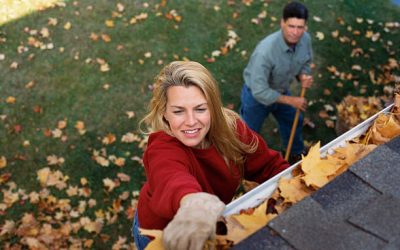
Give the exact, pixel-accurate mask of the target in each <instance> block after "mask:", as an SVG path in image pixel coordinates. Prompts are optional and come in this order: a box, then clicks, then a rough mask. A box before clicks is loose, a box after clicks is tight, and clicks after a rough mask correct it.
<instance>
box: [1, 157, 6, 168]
mask: <svg viewBox="0 0 400 250" xmlns="http://www.w3.org/2000/svg"><path fill="white" fill-rule="evenodd" d="M6 166H7V159H6V157H4V156H2V157H0V168H5V167H6Z"/></svg>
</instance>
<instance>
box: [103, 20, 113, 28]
mask: <svg viewBox="0 0 400 250" xmlns="http://www.w3.org/2000/svg"><path fill="white" fill-rule="evenodd" d="M105 23H106V26H107V27H109V28H112V27H114V21H113V20H106V22H105Z"/></svg>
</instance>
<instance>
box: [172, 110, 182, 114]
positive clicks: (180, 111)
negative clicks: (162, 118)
mask: <svg viewBox="0 0 400 250" xmlns="http://www.w3.org/2000/svg"><path fill="white" fill-rule="evenodd" d="M182 112H183V111H182V110H176V111H173V112H172V113H174V114H181V113H182Z"/></svg>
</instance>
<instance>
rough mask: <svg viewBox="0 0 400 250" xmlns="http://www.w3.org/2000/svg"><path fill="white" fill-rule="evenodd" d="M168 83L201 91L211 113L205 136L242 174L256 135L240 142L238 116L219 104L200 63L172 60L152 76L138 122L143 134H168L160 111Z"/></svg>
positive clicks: (162, 113) (168, 129) (211, 84)
mask: <svg viewBox="0 0 400 250" xmlns="http://www.w3.org/2000/svg"><path fill="white" fill-rule="evenodd" d="M172 86H184V87H189V86H195V87H198V88H199V89H200V90H201V91H202V92H203V94H204V96H205V98H206V100H207V104H208V108H209V110H210V116H211V126H210V131H209V132H208V134H207V136H206V138H207V140H208V141H209V142H210V143H211V144H212V145H214V146H215V147H216V149H217V150H218V151H219V152H220V153H221V154H222V155H223V157H224V158H225V160H226V161H227V162H228V165H229V166H230V165H231V163H233V164H235V165H237V166H239V169H240V171H241V173H242V176H243V165H244V162H245V154H246V153H252V152H254V151H255V150H256V148H257V146H258V141H257V138H256V137H255V136H254V138H252V141H251V143H250V144H244V143H242V142H241V141H240V139H239V138H238V135H237V134H236V120H237V119H239V115H238V114H237V113H236V112H234V111H232V110H229V109H226V108H224V107H223V105H222V101H221V98H220V92H219V89H218V86H217V83H216V81H215V79H214V78H213V76H212V75H211V73H210V72H209V71H208V70H207V69H206V68H205V67H204V66H203V65H201V64H200V63H197V62H193V61H175V62H171V63H170V64H168V65H166V66H165V67H164V68H163V69H162V70H161V72H160V73H159V74H158V76H157V77H156V78H155V83H154V89H153V97H152V99H151V101H150V106H149V113H148V114H147V115H146V116H145V117H144V118H143V119H142V120H141V121H140V123H139V126H140V127H141V125H142V124H143V123H145V124H146V125H147V126H148V131H146V132H145V133H150V132H152V131H160V130H162V131H165V132H167V133H170V128H169V124H168V122H167V121H166V120H165V118H164V113H165V110H166V105H167V101H168V100H167V90H168V88H169V87H172ZM142 131H143V130H142Z"/></svg>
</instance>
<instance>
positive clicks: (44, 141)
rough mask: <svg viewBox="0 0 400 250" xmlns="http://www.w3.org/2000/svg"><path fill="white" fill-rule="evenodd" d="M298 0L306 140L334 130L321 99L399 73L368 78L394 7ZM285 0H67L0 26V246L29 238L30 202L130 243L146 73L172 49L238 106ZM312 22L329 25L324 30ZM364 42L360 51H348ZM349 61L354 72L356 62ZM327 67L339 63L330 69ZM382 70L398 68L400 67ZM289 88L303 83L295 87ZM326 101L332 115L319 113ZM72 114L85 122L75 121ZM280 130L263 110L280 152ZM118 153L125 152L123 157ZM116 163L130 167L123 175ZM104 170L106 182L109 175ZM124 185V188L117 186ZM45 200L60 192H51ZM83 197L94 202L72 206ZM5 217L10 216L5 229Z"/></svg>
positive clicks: (98, 236)
mask: <svg viewBox="0 0 400 250" xmlns="http://www.w3.org/2000/svg"><path fill="white" fill-rule="evenodd" d="M304 2H305V3H306V5H307V6H308V7H309V9H310V20H309V25H308V26H309V27H308V28H309V32H310V34H311V35H312V38H313V48H314V55H315V61H314V63H315V65H316V67H315V69H314V77H315V86H314V88H313V89H311V90H309V91H308V92H307V93H306V96H307V98H308V99H309V100H310V101H311V103H310V104H311V105H310V107H309V110H308V112H307V113H306V114H305V116H306V117H307V118H309V119H310V120H311V121H312V122H313V123H314V124H315V128H313V129H311V128H310V127H307V126H306V127H305V128H304V138H305V139H306V140H307V142H308V143H309V144H312V143H315V142H317V141H321V143H322V145H323V144H325V143H327V142H329V141H331V140H332V139H333V138H335V137H336V134H335V131H334V129H333V128H332V127H327V125H326V124H327V121H328V120H333V119H334V116H336V113H335V110H332V111H331V110H330V109H329V107H333V108H335V105H336V104H338V103H339V102H340V101H341V100H342V99H343V98H344V97H345V96H346V95H348V94H352V95H356V96H373V95H377V96H380V95H382V94H383V88H384V86H393V85H394V80H393V79H395V78H393V79H392V80H389V81H387V82H386V84H385V85H383V84H372V82H371V79H370V74H369V72H370V71H371V70H372V69H374V70H375V71H374V72H375V76H376V78H378V76H380V75H381V76H383V73H384V72H385V70H386V71H388V68H387V66H386V67H385V66H384V65H387V64H388V60H389V58H393V59H395V60H397V58H398V53H399V48H398V44H399V37H400V36H399V33H400V28H399V24H398V23H396V21H398V18H397V19H396V17H398V16H399V14H400V8H398V7H395V6H394V5H392V4H391V3H390V1H389V0H387V1H366V0H354V1H350V0H335V1H328V2H326V1H317V0H312V1H311V0H308V1H304ZM0 8H1V7H0ZM281 8H282V2H281V1H256V0H254V1H249V0H247V1H244V0H243V1H194V0H190V1H188V0H185V1H183V0H182V1H146V2H145V1H128V0H121V1H117V2H115V1H107V0H96V1H95V0H85V1H66V2H65V6H63V5H60V6H56V7H54V8H51V9H47V10H42V11H38V12H34V13H32V14H31V15H29V16H24V17H23V18H20V19H17V20H14V21H11V22H9V23H6V24H3V25H2V26H0V75H1V76H2V77H1V78H0V167H2V165H4V166H3V167H2V168H0V188H1V190H2V192H1V193H0V239H1V243H0V245H1V248H7V247H10V246H12V245H15V244H25V245H29V244H33V243H27V240H26V239H25V240H21V239H23V238H24V237H26V236H27V235H26V232H24V231H23V230H21V227H22V226H23V225H24V223H26V221H24V220H22V218H23V216H24V215H25V214H26V213H33V214H34V215H35V217H36V219H37V220H38V221H39V224H40V225H43V224H45V223H48V224H50V225H52V228H54V229H56V228H58V227H60V224H66V223H68V222H70V223H72V224H73V223H78V222H79V221H80V223H81V226H84V225H85V223H84V220H83V221H82V218H85V217H87V218H89V219H90V220H91V221H95V220H96V219H98V218H100V220H102V221H103V222H104V225H103V227H102V228H101V230H99V231H98V233H95V232H92V231H91V230H90V229H87V228H86V229H85V228H81V229H79V230H77V231H76V232H75V231H71V232H70V235H71V236H72V238H73V239H80V240H82V243H81V244H85V243H86V244H87V246H91V248H93V249H101V248H104V249H110V248H111V247H112V245H115V248H116V249H118V248H123V247H128V245H131V244H132V242H133V241H132V238H131V237H130V227H131V221H132V218H131V216H132V213H129V211H132V210H130V209H134V208H135V205H136V200H137V195H138V190H139V189H140V187H141V185H142V183H143V181H144V180H145V177H144V171H143V168H142V166H141V164H140V162H139V161H138V158H140V157H141V154H142V148H141V147H139V145H140V143H141V142H140V141H134V142H130V143H127V142H122V138H123V136H124V135H127V134H128V133H133V134H135V135H138V136H139V138H140V140H143V139H144V137H143V136H142V135H140V133H139V131H138V127H137V125H138V121H139V120H140V118H141V117H142V116H143V115H144V114H145V112H146V108H147V104H148V101H149V98H150V96H151V85H152V81H153V79H154V77H155V76H156V74H157V73H158V72H159V70H160V69H161V68H162V67H163V65H165V64H167V63H169V62H170V61H172V60H187V59H189V60H194V61H198V62H200V63H202V64H204V65H205V66H206V67H207V68H208V69H209V70H210V71H211V72H212V73H213V75H214V76H215V78H216V79H217V81H218V83H219V85H220V88H221V92H222V98H223V101H224V104H225V105H226V106H230V107H233V108H234V109H235V110H238V109H239V106H240V90H241V87H242V71H243V69H244V67H245V66H246V63H247V61H248V59H249V56H250V54H251V52H252V50H253V49H254V47H255V46H256V44H257V42H258V41H259V40H261V39H262V38H263V37H264V36H265V35H267V34H269V33H271V32H273V31H275V30H276V29H277V28H278V27H279V18H280V15H281ZM265 14H266V15H265ZM232 31H233V32H234V34H236V35H237V37H232ZM335 31H336V32H338V33H337V34H338V35H337V36H336V37H334V36H333V35H332V32H335ZM356 31H358V32H356ZM317 32H322V33H323V35H324V38H323V39H322V40H320V39H319V38H318V37H317V34H319V33H317ZM371 32H372V33H371ZM378 33H379V34H378ZM319 37H320V36H319ZM375 38H376V39H375ZM226 42H231V47H229V48H228V49H225V50H224V52H227V53H226V54H222V55H219V56H216V54H217V53H213V52H215V51H217V50H223V49H222V48H223V47H224V46H225V45H226ZM358 48H359V49H361V51H362V52H359V53H356V54H353V56H352V52H354V51H355V50H354V49H358ZM357 51H360V50H357ZM213 54H214V57H213V56H212V55H213ZM396 62H397V61H396ZM397 63H398V62H397ZM353 65H359V66H360V67H361V71H359V70H354V69H353V70H352V66H353ZM331 66H335V67H336V70H337V73H338V72H339V73H338V74H336V75H335V74H334V73H333V72H332V71H331V72H330V71H328V69H327V67H331ZM107 68H109V70H108V71H107V70H106V69H107ZM389 72H390V74H391V75H399V68H398V66H397V67H393V68H389ZM340 73H343V74H340ZM350 73H351V74H352V75H351V77H349V74H350ZM386 76H387V75H386ZM385 79H387V78H385ZM339 82H340V84H339ZM293 90H294V93H296V92H298V85H294V86H293ZM329 92H330V93H331V94H328V93H329ZM320 111H324V112H327V113H328V115H329V117H328V118H321V117H320V116H319V113H320ZM127 112H134V113H127ZM133 114H134V115H133ZM60 121H63V122H66V125H65V126H64V125H62V124H63V123H61V125H60ZM79 121H80V122H83V123H84V125H85V126H84V129H85V131H86V132H85V133H82V134H80V133H79V130H78V129H77V128H76V127H75V126H76V125H77V122H79ZM328 124H329V123H328ZM275 127H276V124H275V122H274V121H273V119H272V118H271V119H269V121H268V122H267V123H265V126H264V128H263V131H262V135H263V136H264V138H265V139H266V140H267V142H268V143H269V145H270V146H271V147H272V148H275V149H277V150H281V149H282V148H281V145H280V139H279V135H278V133H277V132H276V130H275ZM60 133H61V134H60ZM114 137H115V141H114V142H112V141H113V138H114ZM107 140H108V142H107ZM110 140H111V143H110ZM96 152H97V153H96ZM52 155H55V156H56V157H57V158H63V160H64V162H63V163H60V164H58V165H49V164H50V163H49V162H48V160H47V157H48V156H52ZM96 155H97V157H98V156H102V157H103V158H104V160H107V159H108V161H109V166H108V167H103V166H101V165H100V164H99V163H98V161H96V159H97V160H98V159H99V158H96ZM115 158H119V159H120V160H121V159H123V160H125V163H124V164H119V165H120V166H117V164H115V160H114V159H115ZM113 162H114V163H113ZM117 163H118V162H117ZM46 167H48V168H49V169H50V170H51V171H52V172H55V171H60V172H61V173H62V174H63V176H64V178H63V179H62V181H61V182H63V183H65V188H61V189H57V188H56V187H54V186H47V187H46V185H49V183H48V182H47V183H44V184H43V185H42V186H41V185H40V182H39V180H38V173H37V171H38V170H40V169H44V168H46ZM118 173H125V174H126V175H128V176H130V177H131V179H130V181H129V182H126V181H123V180H122V179H121V177H120V176H119V175H117V174H118ZM82 178H84V179H83V181H82ZM107 178H108V179H109V180H111V183H113V184H109V183H110V182H106V183H108V184H107V185H105V184H104V183H103V180H105V179H107ZM85 180H87V182H88V183H87V184H85ZM110 185H115V188H114V189H112V190H111V189H110ZM71 187H77V188H79V189H81V191H82V189H83V188H84V187H86V188H89V189H90V191H91V193H90V194H89V195H87V197H85V196H79V195H71V193H67V192H66V190H68V188H71ZM45 189H47V190H48V192H47V193H46V192H45ZM126 191H127V192H129V196H128V197H126V196H124V195H122V194H123V193H124V192H126ZM32 192H37V193H40V192H41V196H40V197H41V198H40V199H39V202H38V203H37V202H36V201H32V202H31V201H30V197H28V195H29V194H31V193H32ZM121 195H122V196H121ZM49 197H55V200H52V201H51V202H50V201H49ZM60 199H69V200H70V201H71V203H70V205H71V207H70V208H69V209H68V208H65V207H63V208H61V207H60V205H59V203H60ZM90 199H94V200H95V201H96V204H95V205H93V206H89V205H87V206H86V207H85V209H83V208H82V207H80V205H79V204H82V202H83V203H84V202H86V203H87V204H88V203H89V200H90ZM55 204H58V206H56V205H55ZM75 211H77V213H75ZM127 211H128V213H126V212H127ZM60 214H61V215H62V216H61V215H60ZM71 214H72V215H71ZM11 221H12V222H15V225H14V227H9V226H7V227H6V226H5V225H10V222H11ZM18 229H20V230H18ZM5 230H7V231H5ZM30 236H36V238H38V237H37V236H38V235H30ZM119 237H125V239H126V241H124V240H123V238H122V240H119ZM91 239H93V240H94V241H93V242H91V241H90V240H91ZM54 242H57V241H56V240H53V244H56V243H54ZM79 243H80V242H78V243H75V244H79ZM62 244H64V246H65V245H72V244H73V243H72V242H71V240H69V241H68V240H66V241H65V242H63V243H62ZM53 247H54V245H53ZM129 247H131V246H129ZM50 248H51V247H50ZM89 248H90V247H89Z"/></svg>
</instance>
